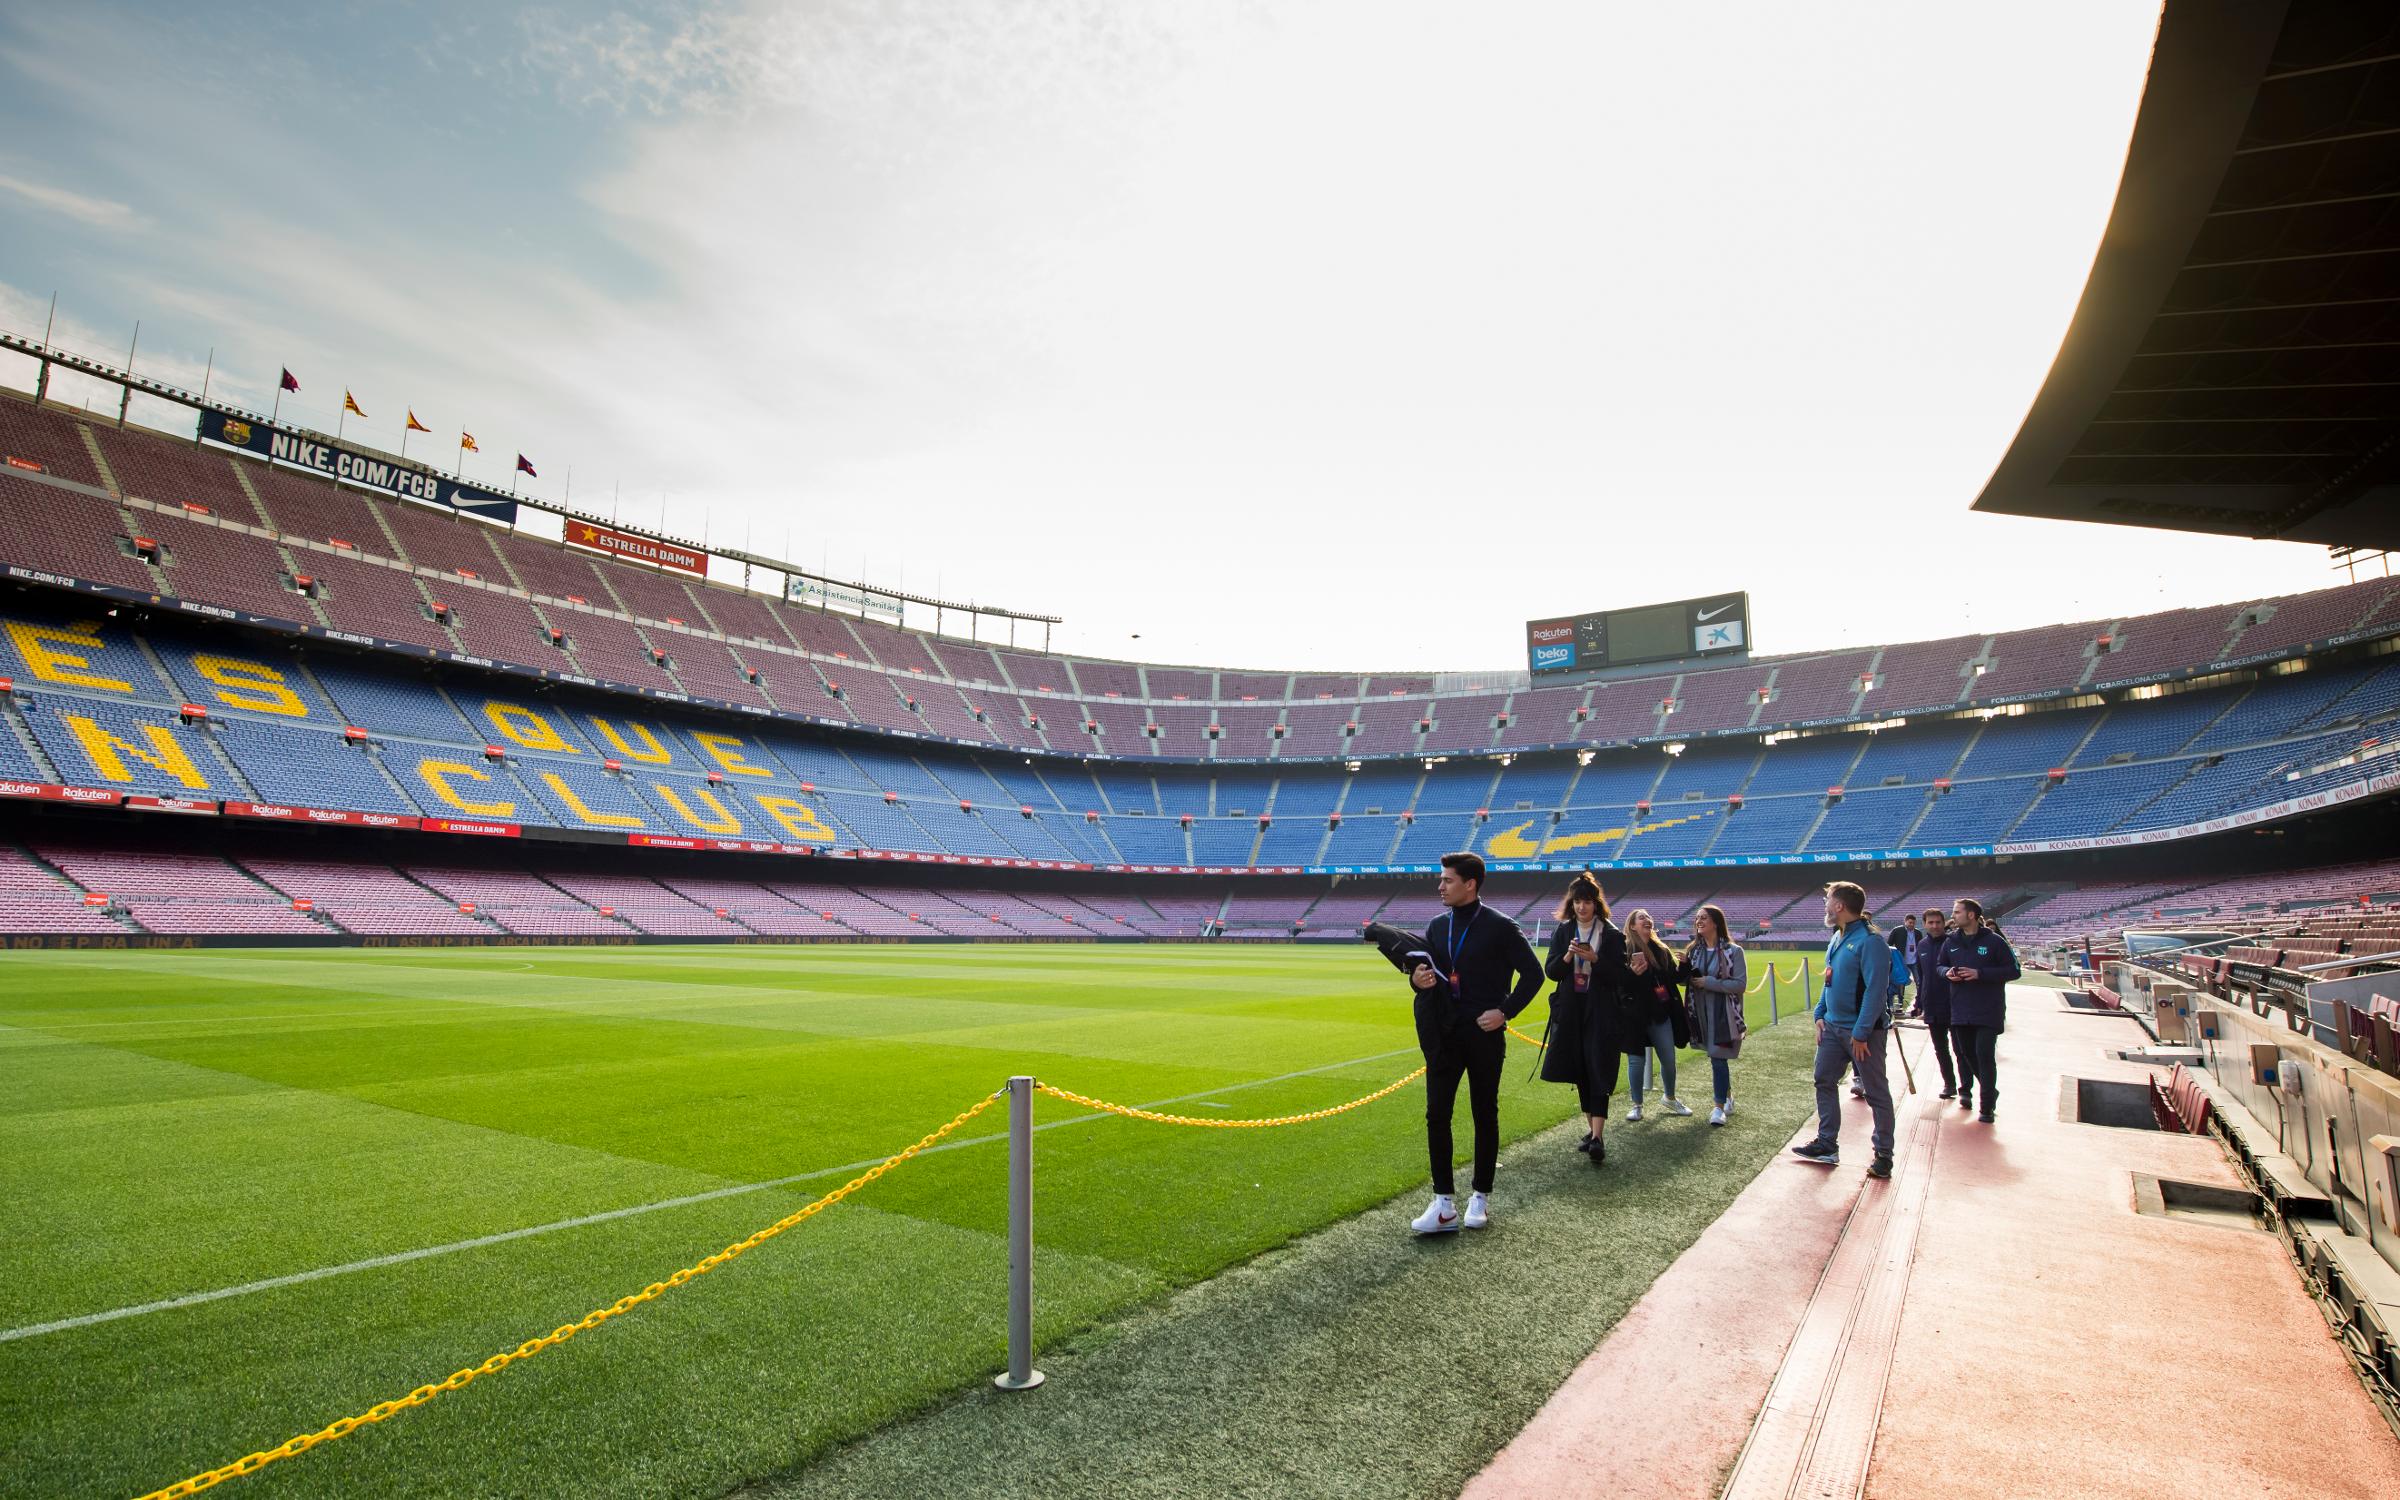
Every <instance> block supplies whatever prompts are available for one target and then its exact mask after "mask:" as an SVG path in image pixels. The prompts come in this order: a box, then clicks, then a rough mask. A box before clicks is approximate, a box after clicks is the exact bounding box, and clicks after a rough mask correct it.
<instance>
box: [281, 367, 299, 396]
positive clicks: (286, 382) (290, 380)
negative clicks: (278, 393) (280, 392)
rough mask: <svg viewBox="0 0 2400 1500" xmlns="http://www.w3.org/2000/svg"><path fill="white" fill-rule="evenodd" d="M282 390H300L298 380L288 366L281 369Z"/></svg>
mask: <svg viewBox="0 0 2400 1500" xmlns="http://www.w3.org/2000/svg"><path fill="white" fill-rule="evenodd" d="M282 389H284V390H287V391H296V390H298V389H300V378H299V377H298V376H296V375H294V374H293V373H292V369H291V366H289V365H286V366H284V368H283V386H282Z"/></svg>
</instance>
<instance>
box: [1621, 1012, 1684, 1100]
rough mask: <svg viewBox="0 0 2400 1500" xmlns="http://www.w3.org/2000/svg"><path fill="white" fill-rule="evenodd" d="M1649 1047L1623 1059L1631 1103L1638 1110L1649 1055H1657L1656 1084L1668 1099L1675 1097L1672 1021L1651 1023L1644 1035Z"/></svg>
mask: <svg viewBox="0 0 2400 1500" xmlns="http://www.w3.org/2000/svg"><path fill="white" fill-rule="evenodd" d="M1646 1040H1647V1041H1648V1043H1649V1045H1648V1046H1645V1047H1644V1048H1643V1049H1642V1050H1641V1051H1639V1052H1636V1053H1634V1054H1633V1055H1632V1056H1631V1057H1628V1058H1627V1059H1625V1081H1626V1082H1627V1083H1628V1084H1630V1085H1632V1087H1633V1102H1634V1105H1635V1107H1636V1108H1639V1107H1640V1105H1641V1102H1642V1085H1643V1084H1644V1083H1647V1082H1648V1081H1649V1079H1650V1054H1651V1053H1652V1052H1656V1053H1657V1054H1658V1082H1659V1086H1660V1088H1662V1089H1663V1090H1665V1092H1666V1096H1667V1097H1668V1098H1670V1099H1672V1098H1674V1097H1675V1024H1674V1023H1673V1022H1672V1021H1656V1022H1653V1023H1651V1026H1650V1030H1649V1032H1648V1033H1647V1034H1646Z"/></svg>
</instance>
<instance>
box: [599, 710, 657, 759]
mask: <svg viewBox="0 0 2400 1500" xmlns="http://www.w3.org/2000/svg"><path fill="white" fill-rule="evenodd" d="M592 727H593V728H594V729H597V730H599V731H600V737H601V738H602V739H604V740H606V741H608V742H609V743H610V744H611V745H614V746H616V748H617V753H618V754H619V755H622V756H624V757H625V758H626V759H627V760H638V761H640V762H642V763H643V764H644V765H652V766H663V765H666V764H668V763H669V762H671V761H672V760H673V759H674V757H673V756H671V755H669V754H668V753H667V747H666V746H664V745H662V744H660V743H659V742H658V736H657V735H655V734H652V733H651V732H650V726H649V725H647V724H640V723H636V722H635V721H633V720H631V719H628V720H626V721H625V727H626V728H627V729H630V730H632V731H633V737H634V738H635V739H637V740H640V741H641V742H642V744H643V745H644V746H645V747H646V748H645V749H641V750H636V749H634V748H633V746H631V745H629V744H627V743H626V742H625V736H623V735H621V734H619V733H617V726H616V725H614V724H611V723H610V722H608V720H606V719H598V718H596V719H594V720H592Z"/></svg>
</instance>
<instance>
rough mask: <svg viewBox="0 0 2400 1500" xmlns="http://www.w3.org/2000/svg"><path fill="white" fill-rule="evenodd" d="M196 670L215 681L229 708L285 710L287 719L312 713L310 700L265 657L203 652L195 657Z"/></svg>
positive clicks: (194, 665)
mask: <svg viewBox="0 0 2400 1500" xmlns="http://www.w3.org/2000/svg"><path fill="white" fill-rule="evenodd" d="M192 670H193V671H195V672H197V673H199V674H200V675H201V676H203V677H205V678H207V679H208V680H209V681H210V682H211V683H213V684H215V686H216V689H217V701H218V702H219V703H222V704H224V705H225V706H226V707H228V708H246V709H249V710H250V711H251V712H253V713H261V714H281V715H282V716H283V717H284V718H287V719H305V718H307V717H308V704H307V703H306V702H305V701H303V700H302V699H301V697H300V695H299V694H298V693H295V692H293V691H292V690H291V687H290V686H289V684H288V683H287V682H286V681H285V678H284V675H283V674H282V673H281V672H278V671H276V670H275V669H274V668H273V667H270V666H268V665H267V664H266V663H265V662H263V661H244V660H242V659H241V658H240V657H238V656H209V655H205V654H201V655H195V656H194V657H193V658H192Z"/></svg>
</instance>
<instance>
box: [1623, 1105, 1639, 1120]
mask: <svg viewBox="0 0 2400 1500" xmlns="http://www.w3.org/2000/svg"><path fill="white" fill-rule="evenodd" d="M1625 1118H1626V1120H1627V1122H1628V1123H1638V1122H1639V1121H1640V1120H1641V1118H1642V1107H1641V1106H1640V1105H1638V1104H1637V1105H1635V1106H1634V1107H1633V1108H1631V1109H1629V1110H1627V1111H1625Z"/></svg>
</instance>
